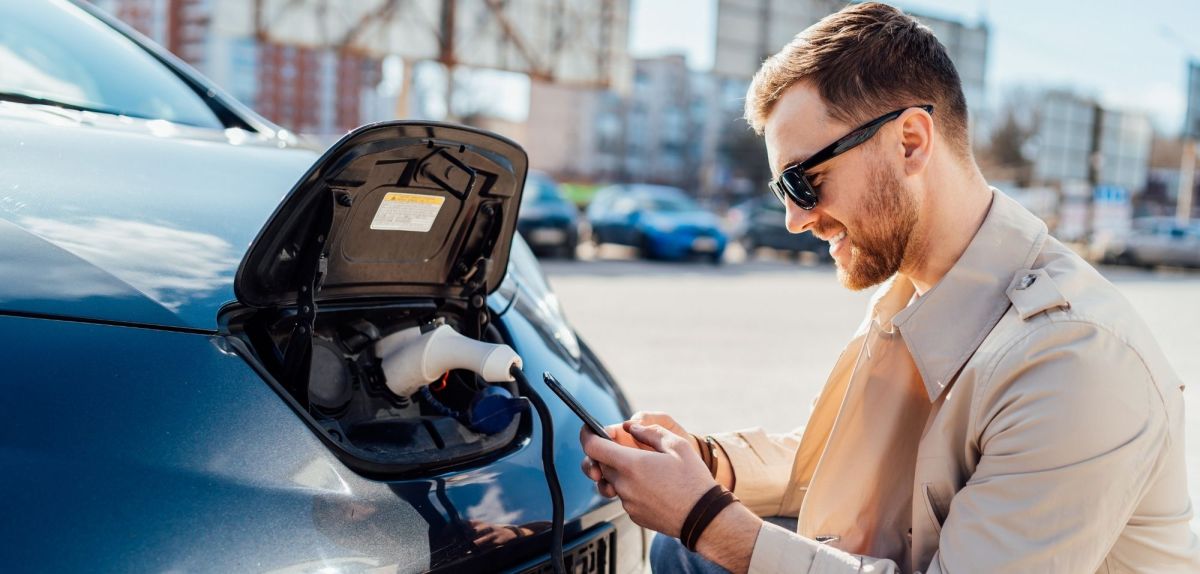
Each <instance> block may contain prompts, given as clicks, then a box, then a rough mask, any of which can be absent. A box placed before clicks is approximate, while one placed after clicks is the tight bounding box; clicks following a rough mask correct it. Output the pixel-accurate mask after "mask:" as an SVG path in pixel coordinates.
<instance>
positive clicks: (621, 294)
mask: <svg viewBox="0 0 1200 574" xmlns="http://www.w3.org/2000/svg"><path fill="white" fill-rule="evenodd" d="M605 249H606V251H604V252H602V253H601V255H602V256H603V258H600V259H595V260H584V261H579V262H559V261H547V262H544V263H543V268H544V269H545V271H546V274H547V276H548V277H549V280H550V283H551V286H552V287H553V288H554V289H555V291H556V292H557V294H558V297H559V299H560V301H561V303H562V306H563V309H564V311H565V313H566V314H567V318H568V320H570V321H571V322H572V323H573V324H574V325H575V327H576V329H577V330H578V331H579V333H580V335H581V336H582V338H584V339H585V340H586V341H587V342H588V343H589V344H590V345H591V346H592V347H593V348H594V349H595V350H596V352H597V353H598V354H599V355H600V357H601V359H602V360H603V361H604V363H605V364H606V365H607V366H608V368H609V369H610V370H611V371H612V373H613V375H614V376H615V377H616V378H617V380H618V381H620V383H621V385H622V386H623V387H624V388H625V389H626V392H627V393H628V394H629V397H630V400H631V401H632V402H633V404H634V408H636V409H640V410H661V411H666V412H669V413H671V414H672V415H673V416H675V418H676V419H677V420H678V421H679V422H680V423H682V424H683V425H684V427H686V428H687V429H689V430H691V431H693V432H698V433H709V432H716V431H722V430H732V429H737V428H744V427H751V426H762V427H764V428H766V429H768V430H770V431H785V430H788V429H791V428H793V427H796V426H800V425H803V424H804V423H805V422H806V420H807V418H808V409H809V405H810V404H811V401H812V400H813V399H814V398H815V397H816V395H817V393H818V392H819V391H820V388H821V385H822V384H823V383H824V381H825V377H826V375H827V374H828V372H829V370H830V369H831V368H832V367H833V363H834V360H835V359H836V358H837V355H838V353H839V352H840V351H841V349H842V348H843V346H844V345H845V343H846V342H847V341H848V340H849V338H850V336H851V335H852V334H853V332H854V330H855V329H856V328H857V326H858V324H859V322H860V321H861V320H862V318H863V316H864V313H865V310H866V304H867V301H868V299H869V297H870V293H869V292H860V293H855V292H850V291H848V290H846V289H843V288H842V287H841V286H840V285H839V284H838V282H837V280H836V278H835V276H834V272H833V269H832V268H831V267H823V266H815V265H805V264H797V263H792V262H787V261H783V260H766V261H759V260H756V261H753V262H738V261H735V262H731V263H728V264H726V265H724V266H721V267H716V266H712V265H708V264H702V263H700V264H698V263H692V264H688V263H645V262H640V261H633V260H630V259H628V258H627V257H628V254H627V253H626V252H623V251H619V250H616V249H615V248H609V247H607V246H606V248H605ZM610 249H612V250H611V251H609V250H610ZM590 256H591V254H590V253H584V257H590ZM731 258H734V259H740V257H739V256H738V255H737V254H734V255H733V257H731ZM1103 271H1104V273H1105V275H1106V276H1107V277H1108V278H1109V280H1111V281H1113V282H1114V283H1115V284H1116V285H1117V286H1118V287H1119V288H1120V290H1121V291H1122V293H1124V295H1125V296H1126V297H1127V298H1128V299H1129V300H1130V301H1131V302H1132V304H1133V306H1134V307H1135V308H1136V309H1137V310H1138V311H1139V312H1140V313H1141V314H1142V316H1143V317H1144V318H1145V319H1146V321H1147V322H1148V323H1149V324H1150V327H1151V329H1152V330H1153V331H1154V333H1155V335H1156V336H1157V337H1158V341H1159V343H1160V344H1161V345H1162V347H1163V350H1164V351H1165V352H1166V355H1167V357H1168V358H1169V359H1170V360H1171V362H1172V365H1173V366H1174V367H1175V369H1176V371H1177V372H1179V374H1180V376H1181V377H1182V378H1183V380H1184V381H1185V382H1187V383H1189V387H1188V388H1187V390H1186V391H1185V401H1186V402H1187V406H1188V414H1187V439H1186V440H1187V443H1188V445H1189V447H1188V466H1189V482H1190V488H1191V492H1192V499H1193V501H1200V334H1197V325H1200V273H1196V272H1187V271H1174V270H1158V271H1153V272H1151V271H1144V270H1133V269H1125V268H1105V269H1103ZM1193 506H1196V507H1197V508H1200V505H1195V504H1194V505H1193ZM1193 527H1194V528H1195V529H1196V530H1197V531H1200V519H1198V520H1194V521H1193Z"/></svg>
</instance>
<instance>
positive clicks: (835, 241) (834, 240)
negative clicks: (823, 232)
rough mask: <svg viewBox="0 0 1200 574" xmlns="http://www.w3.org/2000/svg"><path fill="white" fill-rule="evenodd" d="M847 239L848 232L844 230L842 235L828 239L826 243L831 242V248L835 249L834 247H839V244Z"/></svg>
mask: <svg viewBox="0 0 1200 574" xmlns="http://www.w3.org/2000/svg"><path fill="white" fill-rule="evenodd" d="M845 238H846V230H845V229H843V230H842V232H841V233H839V234H837V235H834V236H833V237H830V238H829V239H826V241H828V242H829V246H830V247H833V246H835V245H837V244H838V243H841V242H842V240H843V239H845Z"/></svg>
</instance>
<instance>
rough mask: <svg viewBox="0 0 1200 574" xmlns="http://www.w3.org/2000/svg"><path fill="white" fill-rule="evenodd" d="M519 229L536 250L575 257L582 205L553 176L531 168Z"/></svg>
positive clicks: (522, 198)
mask: <svg viewBox="0 0 1200 574" xmlns="http://www.w3.org/2000/svg"><path fill="white" fill-rule="evenodd" d="M517 230H518V231H519V232H520V233H521V237H523V238H525V242H526V243H528V244H529V247H531V248H532V249H533V252H534V253H535V254H538V255H544V256H550V257H562V258H564V259H574V258H575V247H576V246H577V245H578V244H579V208H577V207H575V204H574V203H571V202H570V201H568V200H567V198H566V197H564V196H563V193H562V189H561V188H560V187H559V185H558V182H556V181H554V179H553V178H551V177H550V176H549V175H547V174H545V173H542V172H539V171H531V172H529V175H528V177H526V178H525V191H524V193H523V194H522V195H521V211H520V213H519V214H518V219H517Z"/></svg>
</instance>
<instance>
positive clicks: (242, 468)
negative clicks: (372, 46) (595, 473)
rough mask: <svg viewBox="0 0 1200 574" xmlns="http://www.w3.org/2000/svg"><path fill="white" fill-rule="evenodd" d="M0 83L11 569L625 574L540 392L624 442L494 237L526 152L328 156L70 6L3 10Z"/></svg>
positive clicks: (6, 511) (575, 454)
mask: <svg viewBox="0 0 1200 574" xmlns="http://www.w3.org/2000/svg"><path fill="white" fill-rule="evenodd" d="M0 69H3V70H4V73H3V74H0V348H2V349H3V352H2V353H0V357H3V369H4V372H3V375H0V389H2V390H3V395H4V405H5V409H4V410H5V414H6V420H5V424H4V425H3V429H2V430H0V468H3V469H4V472H3V473H0V492H3V496H0V516H2V517H3V518H2V519H0V540H3V544H0V564H3V565H4V566H3V568H4V569H5V570H6V571H48V572H77V571H209V572H243V571H270V572H332V571H336V572H379V571H388V572H393V571H395V572H421V571H437V572H451V571H476V572H478V571H486V572H497V571H513V572H544V571H550V570H551V566H550V564H551V563H550V560H551V558H550V557H551V555H552V554H553V553H554V550H555V544H554V539H555V538H557V537H558V536H562V539H563V540H564V543H563V546H564V548H563V549H562V552H563V559H564V562H565V563H566V567H567V568H568V569H569V570H570V571H572V572H641V571H642V570H643V568H644V557H645V543H646V540H647V538H646V535H645V531H643V530H642V529H641V528H639V527H637V526H636V525H634V524H633V523H632V522H631V521H630V520H629V518H628V517H627V515H625V514H624V512H623V511H622V509H621V507H620V505H619V504H618V503H615V502H613V501H609V500H607V499H605V498H603V497H601V496H600V495H599V494H598V493H597V492H596V490H595V487H594V485H593V484H592V483H591V481H590V480H588V479H587V478H586V477H585V476H584V475H583V474H582V473H580V472H579V470H578V469H579V463H580V461H581V460H582V457H583V453H582V451H581V449H580V447H579V444H578V439H577V433H578V432H579V429H580V427H581V423H580V421H579V419H578V418H576V416H575V415H574V414H573V413H572V412H571V411H570V410H568V408H567V407H566V406H565V405H564V404H563V403H562V402H560V401H559V400H557V399H556V397H555V396H554V395H552V394H551V393H550V392H549V391H548V389H547V388H546V386H545V385H544V384H543V381H542V376H541V374H542V373H543V372H549V373H552V374H553V375H554V376H555V377H557V379H558V380H559V381H561V383H562V384H563V386H564V387H566V388H567V389H568V390H569V391H570V392H571V393H572V394H574V395H575V396H576V397H577V398H578V399H579V400H580V402H582V403H583V404H584V405H585V406H586V408H587V409H588V410H589V411H590V412H591V413H592V414H593V415H595V416H596V417H597V418H598V419H600V420H601V421H602V422H604V423H612V422H616V421H619V420H622V419H624V418H626V417H627V416H628V415H629V414H630V409H629V406H628V404H627V402H626V401H625V399H624V397H623V396H622V394H621V391H620V389H619V387H617V385H616V384H615V383H614V381H613V379H612V377H611V376H609V375H608V373H607V372H606V371H605V370H604V367H603V366H602V365H601V363H600V362H599V361H598V360H597V358H596V357H595V355H594V354H593V353H592V352H591V351H590V350H589V349H588V347H587V345H586V344H584V343H583V342H582V341H581V340H580V339H579V338H577V336H576V335H575V333H574V331H573V330H572V328H571V327H570V325H569V324H568V323H567V322H566V321H565V320H564V318H563V315H562V312H561V309H560V308H559V305H558V302H557V300H556V299H555V296H554V294H553V293H552V292H551V291H550V289H549V288H548V287H547V285H546V282H545V280H544V277H543V276H542V274H541V271H540V269H539V268H538V265H537V262H536V260H535V259H534V257H533V255H532V254H531V253H530V251H529V248H528V246H527V245H525V244H524V243H523V242H522V241H521V240H520V238H519V237H517V236H516V235H515V229H516V221H517V215H518V213H517V212H518V208H519V206H520V199H521V192H522V187H523V185H522V184H523V180H524V178H525V175H526V157H525V154H524V152H523V151H522V150H521V149H520V148H519V147H518V146H516V145H515V144H514V143H512V142H510V141H508V140H506V139H504V138H502V137H499V136H496V135H493V134H488V133H485V132H480V131H476V130H472V129H468V128H463V127H458V126H453V125H446V124H436V123H421V122H390V123H384V124H377V125H372V126H367V127H364V128H361V129H359V130H356V131H354V132H353V133H351V134H349V135H348V136H346V137H345V138H344V139H343V140H341V141H340V142H338V143H337V144H335V145H334V146H333V147H332V148H330V149H329V150H328V151H327V152H325V153H324V154H323V155H318V154H317V153H315V152H314V151H312V150H309V149H306V148H305V147H304V146H301V145H298V142H297V141H296V139H295V138H294V137H292V136H290V135H289V134H287V133H286V132H284V131H282V130H280V129H279V128H278V127H276V126H274V125H272V124H270V123H269V122H267V121H266V120H264V119H263V118H261V117H259V116H257V115H255V114H254V113H253V112H251V111H249V110H248V109H247V108H245V107H244V106H242V105H240V104H238V103H237V102H235V101H233V100H232V99H231V98H229V97H228V96H227V95H225V94H224V93H223V92H222V91H221V90H220V89H218V88H216V87H215V86H213V85H211V84H210V83H209V82H208V81H206V80H205V79H203V78H201V77H200V76H199V75H198V74H197V73H196V72H194V71H193V70H191V69H189V68H188V67H187V66H185V65H184V64H182V63H181V62H180V61H179V60H177V59H176V58H174V57H172V56H171V55H169V54H167V53H166V52H164V51H162V50H161V49H159V48H157V47H155V46H152V45H150V44H149V43H148V41H146V40H145V39H144V38H142V37H140V36H138V35H137V34H136V32H133V31H132V30H130V29H129V28H127V27H126V26H124V25H122V24H121V23H119V22H117V21H115V20H113V19H111V18H110V17H108V16H106V15H104V14H103V13H100V12H98V11H97V10H96V9H94V8H92V7H91V6H90V5H88V4H86V3H83V2H79V3H70V2H64V1H59V0H55V1H45V2H16V1H13V2H8V1H3V2H0ZM443 335H444V336H443ZM417 345H424V346H423V347H419V346H417ZM414 349H417V350H422V353H415V352H414V351H413V350H414ZM424 351H428V353H425V352H424ZM418 355H419V356H418ZM498 356H499V357H501V359H502V362H501V363H497V362H495V361H493V358H495V357H498ZM414 357H416V358H414ZM497 365H499V366H500V367H502V368H501V369H500V370H497V368H495V367H497ZM531 404H532V407H531V406H530V405H531ZM547 420H550V421H552V422H550V423H549V424H546V421H547ZM548 431H553V437H554V438H553V440H552V441H551V440H547V438H548V437H547V435H548V434H549V433H548ZM549 459H553V463H554V465H553V466H550V467H549V468H551V469H555V468H556V469H557V473H556V474H557V480H556V481H555V480H550V479H549V478H548V477H549V476H550V474H552V473H547V472H546V471H545V469H546V468H547V466H546V464H547V462H548V460H549ZM555 492H559V493H561V497H554V496H552V494H553V493H555ZM556 498H557V499H558V500H560V501H561V504H558V503H556V500H555V499H556Z"/></svg>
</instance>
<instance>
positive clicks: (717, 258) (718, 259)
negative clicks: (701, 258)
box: [708, 251, 725, 265]
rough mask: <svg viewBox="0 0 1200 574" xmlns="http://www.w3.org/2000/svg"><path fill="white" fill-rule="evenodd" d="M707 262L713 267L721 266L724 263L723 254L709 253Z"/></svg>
mask: <svg viewBox="0 0 1200 574" xmlns="http://www.w3.org/2000/svg"><path fill="white" fill-rule="evenodd" d="M708 262H709V263H712V264H713V265H721V264H722V263H724V262H725V254H724V253H723V252H720V251H718V252H716V253H710V254H709V256H708Z"/></svg>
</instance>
